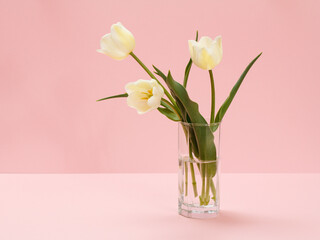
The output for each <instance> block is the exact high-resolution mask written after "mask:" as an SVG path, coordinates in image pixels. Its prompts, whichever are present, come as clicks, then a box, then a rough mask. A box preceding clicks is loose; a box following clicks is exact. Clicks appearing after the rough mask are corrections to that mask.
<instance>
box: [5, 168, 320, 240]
mask: <svg viewBox="0 0 320 240" xmlns="http://www.w3.org/2000/svg"><path fill="white" fill-rule="evenodd" d="M176 181H177V177H176V174H153V175H151V174H109V175H107V174H101V175H96V174H91V175H87V174H82V175H76V174H73V175H72V174H66V175H55V174H53V175H44V174H38V175H31V174H29V175H17V174H12V175H7V174H3V175H0V189H1V198H0V212H1V214H0V228H1V231H0V239H5V240H18V239H32V240H43V239H46V240H51V239H52V240H53V239H54V240H56V239H70V240H73V239H77V240H82V239H83V240H84V239H94V240H99V239H110V240H122V239H123V240H127V239H132V240H134V239H142V240H147V239H148V240H149V239H154V240H163V239H168V240H171V239H172V240H173V239H174V240H177V239H184V240H188V239H193V240H195V239H198V240H202V239H216V240H229V239H230V240H234V239H246V240H250V239H254V240H270V239H273V240H283V239H290V240H298V239H299V240H301V239H308V240H318V239H320V229H319V221H320V207H319V201H320V195H319V191H318V189H319V188H320V175H319V174H222V177H221V189H222V192H221V207H222V211H221V215H220V216H219V217H217V218H215V219H211V220H197V219H187V218H184V217H182V216H179V215H178V214H177V185H176Z"/></svg>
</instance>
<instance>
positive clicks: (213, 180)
mask: <svg viewBox="0 0 320 240" xmlns="http://www.w3.org/2000/svg"><path fill="white" fill-rule="evenodd" d="M220 128H221V124H220V123H213V124H197V123H185V122H180V123H179V133H178V138H179V174H178V178H179V199H178V206H179V214H180V215H182V216H185V217H190V218H211V217H215V216H217V214H218V213H219V207H220V202H219V145H220V144H219V143H220Z"/></svg>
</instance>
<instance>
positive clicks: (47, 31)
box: [0, 0, 320, 172]
mask: <svg viewBox="0 0 320 240" xmlns="http://www.w3.org/2000/svg"><path fill="white" fill-rule="evenodd" d="M0 9H1V14H0V29H1V45H0V53H1V55H0V66H1V70H0V75H1V76H0V111H1V118H0V172H175V171H176V170H177V124H176V123H173V122H170V121H168V120H167V119H166V118H164V117H163V116H162V115H160V114H159V113H158V112H157V111H154V112H151V113H148V114H146V115H141V116H140V115H138V114H137V113H136V112H135V111H134V110H133V109H131V108H128V107H127V105H126V102H125V99H117V100H113V101H111V100H110V101H109V102H101V103H96V102H95V100H96V99H98V98H102V97H105V96H109V95H113V94H118V93H123V92H124V85H125V84H126V83H127V82H129V81H135V80H137V79H139V78H142V79H148V76H147V75H146V74H145V73H144V71H143V70H142V69H140V68H139V67H138V65H137V64H136V63H135V62H134V61H133V59H130V58H128V59H125V60H123V61H121V62H117V61H115V60H113V59H111V58H108V57H107V56H104V55H101V54H98V53H96V51H95V50H96V49H97V48H99V40H100V37H101V36H102V35H104V34H105V33H107V32H109V31H110V26H111V24H113V23H115V22H117V21H121V22H122V23H123V24H124V25H125V26H126V27H127V28H128V29H130V30H131V32H132V33H133V34H134V36H135V38H136V49H135V53H136V54H137V55H138V56H139V57H140V58H141V59H142V60H143V61H144V62H145V64H147V65H148V66H151V64H155V65H156V66H158V67H159V68H160V69H162V70H164V71H167V70H168V69H169V68H170V70H171V71H172V72H173V76H174V77H175V78H176V80H180V81H181V79H182V77H183V72H184V68H185V65H186V63H187V61H188V58H189V53H188V46H187V40H188V39H193V38H194V35H195V31H196V30H199V33H200V36H203V35H209V36H211V37H215V36H216V35H219V34H221V35H222V38H223V47H224V56H223V60H222V62H221V64H220V65H219V66H218V67H217V68H216V69H215V70H214V75H215V80H216V91H217V101H218V105H220V104H221V102H222V101H223V100H224V99H225V98H226V96H227V95H228V93H229V91H230V89H231V88H232V86H233V85H234V83H235V82H236V80H237V79H238V77H239V76H240V74H241V73H242V71H243V69H244V68H245V67H246V65H247V64H248V63H249V61H251V59H253V58H254V57H255V56H256V55H257V54H258V53H259V52H261V51H263V55H262V57H261V58H260V59H259V60H258V62H257V63H256V65H254V67H253V68H252V70H251V71H250V72H249V74H248V76H247V78H246V79H245V82H244V84H243V85H242V87H241V89H240V91H239V93H238V95H237V96H236V98H235V101H234V102H233V104H232V106H231V108H230V109H229V111H228V112H227V114H226V116H225V119H224V123H223V128H222V145H221V152H222V171H223V172H320V159H319V153H318V152H319V143H320V128H319V123H320V113H319V110H318V108H319V102H320V101H319V88H320V81H319V80H320V76H319V66H318V64H319V57H320V51H319V50H320V47H319V42H320V34H319V23H320V21H319V20H320V18H319V9H320V2H319V1H316V0H305V1H297V0H291V1H279V0H272V1H270V0H268V1H267V0H265V1H256V0H243V1H236V0H230V1H216V0H214V1H213V0H210V1H209V0H206V1H204V0H198V1H188V0H184V1H172V0H170V1H169V0H163V1H150V0H135V1H129V0H127V1H110V0H101V1H92V0H90V1H89V0H79V1H71V0H68V1H66V0H56V1H50V0H47V1H43V0H38V1H36V0H30V1H22V0H20V1H17V0H11V1H7V0H6V1H4V0H0ZM189 86H190V88H189V89H192V90H191V96H192V98H193V99H195V100H196V101H198V102H199V103H200V106H201V111H202V112H203V113H204V114H206V115H208V113H209V107H210V103H209V102H210V101H209V98H210V91H209V78H208V73H207V72H206V71H203V70H201V69H198V68H196V67H194V68H192V70H191V75H190V85H189Z"/></svg>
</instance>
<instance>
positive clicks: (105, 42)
mask: <svg viewBox="0 0 320 240" xmlns="http://www.w3.org/2000/svg"><path fill="white" fill-rule="evenodd" d="M135 45H136V43H135V40H134V36H133V35H132V33H131V32H130V31H129V30H128V29H126V28H125V27H124V26H123V25H122V24H121V23H120V22H118V23H116V24H113V25H112V26H111V33H108V34H106V35H104V36H103V37H102V38H101V40H100V47H101V49H98V50H97V52H99V53H103V54H105V55H107V56H109V57H112V58H113V59H116V60H122V59H125V58H126V57H127V56H128V55H129V54H130V53H131V52H132V51H133V49H134V47H135Z"/></svg>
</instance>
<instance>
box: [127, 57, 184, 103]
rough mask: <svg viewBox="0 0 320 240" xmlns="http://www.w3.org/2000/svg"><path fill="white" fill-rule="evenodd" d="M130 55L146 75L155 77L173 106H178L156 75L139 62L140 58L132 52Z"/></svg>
mask: <svg viewBox="0 0 320 240" xmlns="http://www.w3.org/2000/svg"><path fill="white" fill-rule="evenodd" d="M130 55H131V56H132V57H133V58H134V60H136V61H137V62H138V63H139V65H140V66H141V67H142V68H143V69H144V70H145V71H146V72H147V73H148V75H149V76H150V77H151V78H152V79H155V80H156V81H157V82H158V83H159V84H160V86H161V87H162V88H163V91H164V93H165V94H166V96H167V97H168V98H169V99H170V101H171V102H172V104H173V106H175V107H176V108H178V106H177V104H176V102H175V100H174V99H173V97H172V96H171V95H170V93H169V92H168V91H167V89H165V87H164V86H163V85H162V84H161V83H160V82H159V80H158V79H157V78H156V76H155V75H154V74H153V73H152V72H151V71H150V70H149V69H148V68H147V66H146V65H144V63H143V62H141V60H140V59H139V58H138V57H137V56H136V55H135V54H134V53H133V52H131V53H130Z"/></svg>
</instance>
